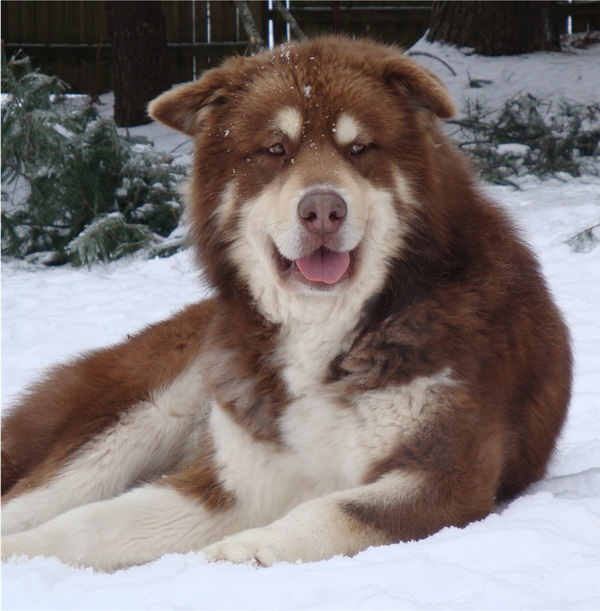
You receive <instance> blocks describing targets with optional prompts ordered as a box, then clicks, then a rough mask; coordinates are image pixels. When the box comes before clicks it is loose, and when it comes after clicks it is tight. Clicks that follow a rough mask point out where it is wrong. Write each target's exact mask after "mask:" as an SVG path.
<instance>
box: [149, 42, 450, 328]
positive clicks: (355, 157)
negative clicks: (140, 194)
mask: <svg viewBox="0 0 600 611" xmlns="http://www.w3.org/2000/svg"><path fill="white" fill-rule="evenodd" d="M453 112H454V104H453V102H452V100H451V99H450V96H449V94H448V92H447V90H446V88H445V87H444V86H443V84H442V83H441V82H440V81H439V80H438V78H437V77H436V76H435V75H433V74H432V73H430V72H429V71H427V70H426V69H424V68H422V67H420V66H419V65H418V64H416V63H415V62H414V61H412V60H410V59H409V58H407V57H406V56H405V55H403V54H402V53H401V52H400V51H398V50H397V49H395V48H390V47H384V46H382V45H378V44H375V43H371V42H367V41H349V40H346V39H340V38H333V37H331V38H321V39H316V40H314V41H310V42H306V43H298V44H290V45H287V46H284V47H281V48H278V49H276V50H274V51H270V52H267V53H264V54H261V55H258V56H254V57H249V58H242V57H238V58H233V59H230V60H228V61H227V62H225V63H224V64H223V65H222V66H221V67H220V68H217V69H214V70H211V71H209V72H207V73H206V74H205V75H204V76H203V77H202V78H201V79H200V80H198V81H195V82H193V83H189V84H186V85H183V86H180V87H178V88H176V89H173V90H171V91H169V92H167V93H165V94H163V95H162V96H160V97H159V98H158V99H157V100H155V101H154V102H153V103H152V104H151V105H150V114H151V116H152V117H153V118H155V119H157V120H158V121H161V122H163V123H165V124H166V125H168V126H170V127H173V128H175V129H177V130H180V131H182V132H185V133H186V134H189V135H190V136H192V137H193V138H195V140H196V149H195V160H194V171H193V175H192V178H191V182H190V186H189V197H188V206H190V211H189V213H190V219H191V224H192V231H193V237H194V240H195V243H196V246H197V248H198V252H199V256H200V259H201V262H202V264H203V265H204V266H205V268H206V271H207V273H208V275H209V278H210V280H211V281H212V282H213V283H214V284H215V285H217V286H219V287H220V288H222V289H223V290H229V289H230V288H231V287H232V286H233V285H235V284H238V285H239V283H240V281H241V282H242V283H243V284H244V285H245V286H246V287H248V288H249V290H250V292H251V294H252V296H253V298H254V299H255V300H256V301H257V302H258V303H259V304H260V305H261V306H262V308H263V310H265V311H266V313H267V315H270V317H271V318H273V319H277V318H280V317H281V316H280V315H278V314H277V312H276V311H277V309H278V308H279V307H280V302H281V299H282V295H283V296H287V297H285V298H286V299H292V300H293V299H300V300H303V301H304V302H307V300H311V299H321V300H322V299H324V298H325V299H327V298H331V297H332V296H336V295H345V294H348V293H353V294H358V295H360V298H361V300H364V299H367V298H368V297H369V296H370V295H372V294H373V293H374V292H375V291H377V290H379V289H380V288H381V286H382V284H383V282H384V281H385V277H386V274H387V269H388V267H389V266H390V264H391V262H392V261H394V260H395V259H396V258H397V257H399V256H400V254H401V251H402V248H403V243H404V238H405V236H406V235H407V233H408V232H409V231H410V227H411V224H412V223H413V220H414V217H415V209H416V208H418V206H419V203H418V202H419V201H420V191H421V189H422V188H423V184H424V183H426V182H427V181H428V180H431V179H430V177H429V174H431V173H432V165H433V164H434V162H433V159H432V151H434V149H435V147H436V138H437V137H438V135H439V134H438V131H437V127H436V118H437V117H441V118H448V117H450V116H451V115H452V114H453Z"/></svg>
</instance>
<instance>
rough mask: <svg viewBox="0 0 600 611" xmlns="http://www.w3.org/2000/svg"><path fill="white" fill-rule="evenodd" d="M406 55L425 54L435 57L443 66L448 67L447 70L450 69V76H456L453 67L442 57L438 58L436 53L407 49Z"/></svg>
mask: <svg viewBox="0 0 600 611" xmlns="http://www.w3.org/2000/svg"><path fill="white" fill-rule="evenodd" d="M407 55H411V56H412V55H425V56H426V57H431V58H433V59H437V60H438V62H441V63H442V64H444V66H446V68H448V70H450V72H451V73H452V76H456V72H455V71H454V68H453V67H452V66H451V65H450V64H449V63H447V62H445V61H444V60H443V59H441V58H439V57H438V56H437V55H434V54H433V53H427V51H409V52H408V54H407Z"/></svg>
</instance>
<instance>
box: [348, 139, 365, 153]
mask: <svg viewBox="0 0 600 611" xmlns="http://www.w3.org/2000/svg"><path fill="white" fill-rule="evenodd" d="M365 148H366V147H365V145H364V144H358V142H355V143H354V144H353V145H352V146H351V147H350V152H351V153H352V154H353V155H360V154H361V153H362V152H363V151H364V150H365Z"/></svg>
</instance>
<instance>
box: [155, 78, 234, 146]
mask: <svg viewBox="0 0 600 611" xmlns="http://www.w3.org/2000/svg"><path fill="white" fill-rule="evenodd" d="M225 82H226V73H225V71H224V70H223V69H222V68H215V69H213V70H209V71H208V72H207V73H206V74H205V75H204V76H203V77H202V78H200V79H198V80H197V81H193V82H191V83H186V84H185V85H179V86H177V87H175V88H174V89H171V90H170V91H166V92H165V93H163V94H161V95H160V96H158V97H157V98H156V99H155V100H153V101H152V102H150V104H149V105H148V114H149V115H150V116H151V117H152V118H153V119H154V120H155V121H160V122H161V123H164V124H165V125H167V126H168V127H171V128H173V129H176V130H178V131H180V132H183V133H184V134H187V135H188V136H192V137H193V136H196V135H197V134H198V132H199V131H200V130H201V129H202V126H203V121H202V118H203V116H204V115H205V112H204V111H205V109H207V108H208V107H209V106H210V105H211V104H214V103H216V102H218V100H219V98H220V97H222V96H223V95H224V94H225V92H224V86H225Z"/></svg>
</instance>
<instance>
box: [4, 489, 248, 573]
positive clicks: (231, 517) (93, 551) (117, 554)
mask: <svg viewBox="0 0 600 611" xmlns="http://www.w3.org/2000/svg"><path fill="white" fill-rule="evenodd" d="M235 520H236V515H235V510H234V509H233V508H231V509H228V508H225V509H221V510H220V511H217V510H215V509H214V508H213V509H211V508H210V504H208V503H205V502H201V501H199V500H195V499H192V498H190V497H188V496H184V495H183V494H181V493H180V492H178V491H176V490H174V489H173V488H171V487H169V486H166V485H157V484H153V485H148V486H145V487H143V488H137V489H135V490H133V491H131V492H128V493H126V494H123V495H121V496H119V497H117V498H115V499H111V500H106V501H99V502H96V503H90V504H88V505H85V506H83V507H78V508H76V509H72V510H70V511H68V512H66V513H63V514H61V515H60V516H58V517H56V518H54V519H53V520H50V521H49V522H46V523H45V524H42V525H40V526H38V527H36V528H33V529H31V530H28V531H24V532H20V533H15V534H12V535H8V536H4V537H2V559H3V561H4V560H7V559H9V558H11V557H13V556H27V557H30V558H32V557H35V556H46V557H52V556H54V557H57V558H59V559H60V560H62V561H63V562H65V563H67V564H70V565H73V566H89V567H93V568H96V569H100V570H105V571H114V570H117V569H119V568H123V567H127V566H131V565H135V564H143V563H145V562H149V561H151V560H155V559H157V558H160V557H161V556H162V555H164V554H168V553H177V552H181V553H185V552H189V551H192V550H200V549H202V547H204V546H205V545H207V544H208V543H210V542H211V541H215V540H218V539H220V538H222V537H224V536H225V535H227V534H228V533H231V532H233V531H234V530H235V526H234V525H235ZM238 528H239V526H238Z"/></svg>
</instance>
